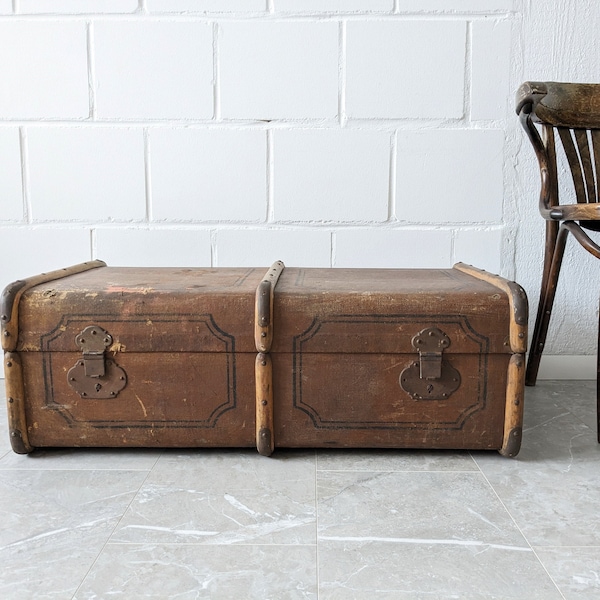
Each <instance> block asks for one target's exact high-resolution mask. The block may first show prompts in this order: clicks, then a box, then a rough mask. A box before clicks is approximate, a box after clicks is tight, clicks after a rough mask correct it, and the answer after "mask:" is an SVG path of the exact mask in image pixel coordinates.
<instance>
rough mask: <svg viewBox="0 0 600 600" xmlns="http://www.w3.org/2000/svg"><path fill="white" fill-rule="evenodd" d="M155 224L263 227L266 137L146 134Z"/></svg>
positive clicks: (248, 134) (191, 131)
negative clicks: (260, 223)
mask: <svg viewBox="0 0 600 600" xmlns="http://www.w3.org/2000/svg"><path fill="white" fill-rule="evenodd" d="M150 155H151V165H152V166H151V181H152V218H153V219H154V220H155V221H264V220H265V219H266V217H267V134H266V132H265V131H248V130H246V131H240V130H235V131H231V130H215V129H211V130H195V129H174V130H169V129H157V130H154V131H152V132H151V133H150Z"/></svg>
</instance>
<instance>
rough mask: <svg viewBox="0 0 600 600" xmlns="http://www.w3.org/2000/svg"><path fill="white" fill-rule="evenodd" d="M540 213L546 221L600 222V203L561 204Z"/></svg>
mask: <svg viewBox="0 0 600 600" xmlns="http://www.w3.org/2000/svg"><path fill="white" fill-rule="evenodd" d="M540 212H541V214H542V216H543V217H544V219H548V220H552V221H598V220H600V203H598V202H590V203H589V204H561V205H559V206H555V207H552V208H550V209H545V210H542V211H540Z"/></svg>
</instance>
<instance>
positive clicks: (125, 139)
mask: <svg viewBox="0 0 600 600" xmlns="http://www.w3.org/2000/svg"><path fill="white" fill-rule="evenodd" d="M25 135H26V145H27V164H28V170H27V181H28V187H29V189H28V201H29V203H30V217H31V220H32V221H33V222H37V221H63V222H69V221H91V222H94V221H131V220H134V221H142V220H144V219H145V217H146V195H145V189H144V181H145V179H144V139H143V132H142V130H141V129H139V128H136V129H125V128H99V127H95V128H91V127H87V128H86V127H31V128H26V134H25Z"/></svg>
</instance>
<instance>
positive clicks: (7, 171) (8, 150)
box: [0, 127, 23, 221]
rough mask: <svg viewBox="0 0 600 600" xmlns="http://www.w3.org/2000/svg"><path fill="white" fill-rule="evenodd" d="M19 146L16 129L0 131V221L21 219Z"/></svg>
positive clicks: (21, 192) (21, 199) (21, 191)
mask: <svg viewBox="0 0 600 600" xmlns="http://www.w3.org/2000/svg"><path fill="white" fill-rule="evenodd" d="M20 148H21V144H20V141H19V130H18V129H17V128H16V127H10V128H7V129H0V165H1V167H0V220H2V221H6V220H16V221H18V220H19V219H22V218H23V188H22V185H21V182H22V175H21V173H22V171H21V150H20Z"/></svg>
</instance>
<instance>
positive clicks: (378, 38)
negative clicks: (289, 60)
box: [346, 21, 467, 118]
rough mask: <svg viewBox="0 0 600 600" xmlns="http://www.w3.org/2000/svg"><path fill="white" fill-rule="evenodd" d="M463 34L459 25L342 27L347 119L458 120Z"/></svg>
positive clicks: (371, 23)
mask: <svg viewBox="0 0 600 600" xmlns="http://www.w3.org/2000/svg"><path fill="white" fill-rule="evenodd" d="M466 31H467V28H466V23H464V22H461V21H397V22H396V21H394V22H386V21H367V22H354V21H352V22H350V23H348V29H347V34H346V35H347V37H346V44H347V59H346V62H347V67H346V70H347V75H346V77H347V91H346V111H347V113H348V115H349V116H351V117H361V118H373V117H385V118H406V117H411V118H458V117H461V116H462V114H463V112H464V64H465V52H466Z"/></svg>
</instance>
